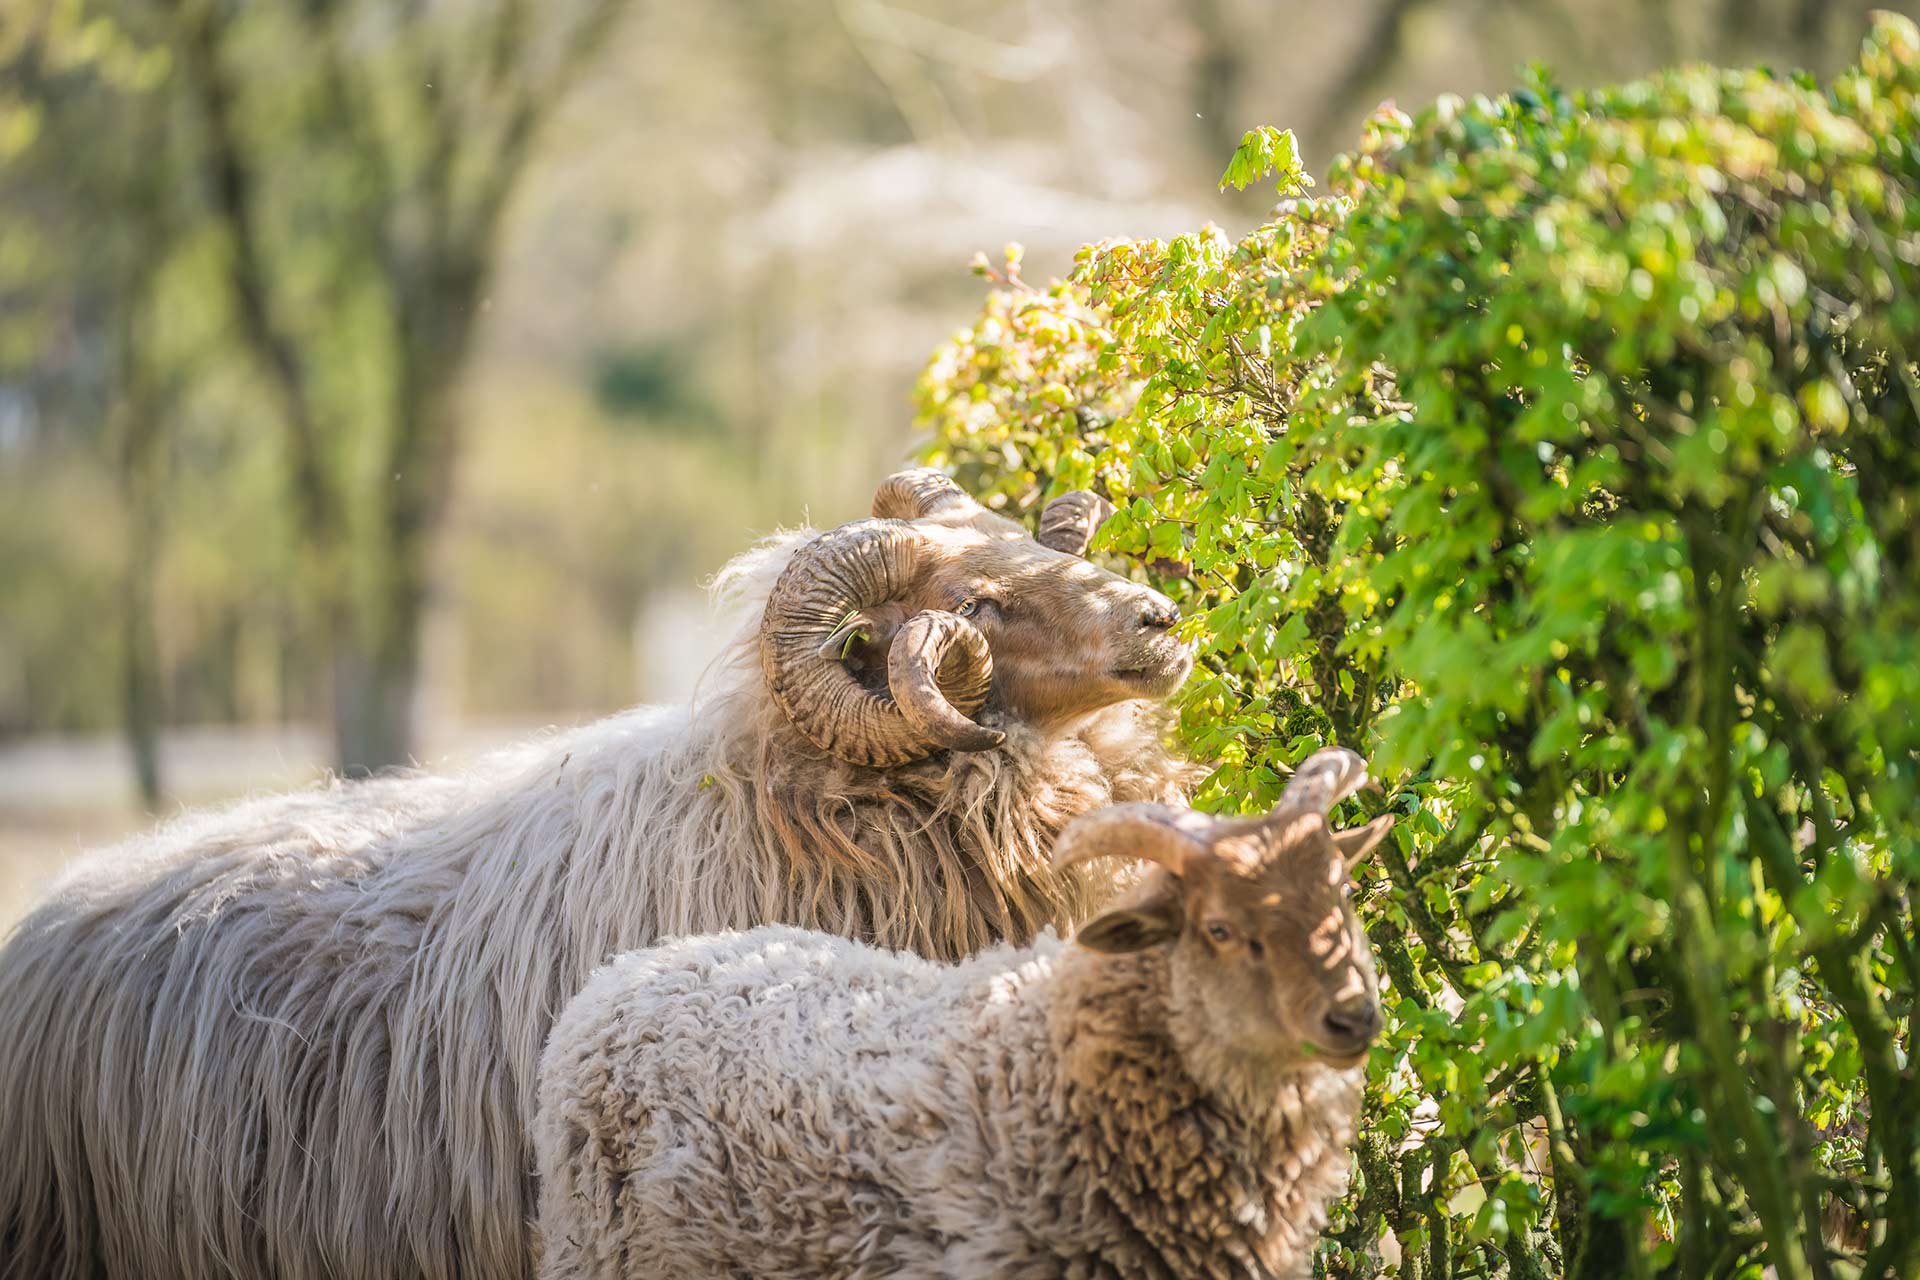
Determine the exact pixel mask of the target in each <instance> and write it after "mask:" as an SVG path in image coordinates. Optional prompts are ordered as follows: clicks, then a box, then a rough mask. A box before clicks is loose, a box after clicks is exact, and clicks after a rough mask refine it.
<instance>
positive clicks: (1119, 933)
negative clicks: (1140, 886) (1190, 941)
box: [1073, 893, 1184, 955]
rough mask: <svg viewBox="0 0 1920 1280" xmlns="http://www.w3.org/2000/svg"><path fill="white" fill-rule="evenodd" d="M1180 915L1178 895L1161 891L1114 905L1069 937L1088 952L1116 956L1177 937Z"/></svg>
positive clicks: (1142, 949)
mask: <svg viewBox="0 0 1920 1280" xmlns="http://www.w3.org/2000/svg"><path fill="white" fill-rule="evenodd" d="M1183 918H1184V917H1183V916H1182V914H1181V911H1180V895H1179V894H1177V893H1162V894H1158V895H1156V896H1154V897H1152V898H1149V899H1147V900H1146V901H1145V902H1138V903H1135V904H1133V905H1132V906H1129V907H1117V908H1115V909H1114V910H1112V911H1109V912H1107V913H1106V914H1105V915H1103V916H1096V917H1094V918H1093V919H1091V920H1089V921H1087V922H1086V923H1085V924H1083V925H1081V926H1080V931H1079V932H1078V933H1076V934H1074V935H1073V940H1074V941H1075V942H1077V943H1079V944H1080V945H1081V946H1083V947H1085V948H1086V949H1087V950H1089V951H1103V952H1105V953H1107V954H1108V955H1120V954H1122V953H1124V952H1128V951H1145V950H1146V949H1147V948H1148V947H1157V946H1159V945H1160V944H1161V943H1163V942H1171V941H1172V940H1173V939H1174V938H1176V937H1177V936H1179V933H1180V923H1181V920H1182V919H1183Z"/></svg>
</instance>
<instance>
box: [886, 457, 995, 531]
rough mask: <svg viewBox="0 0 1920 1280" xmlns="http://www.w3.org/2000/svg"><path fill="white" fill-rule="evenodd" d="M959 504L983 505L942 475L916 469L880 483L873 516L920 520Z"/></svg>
mask: <svg viewBox="0 0 1920 1280" xmlns="http://www.w3.org/2000/svg"><path fill="white" fill-rule="evenodd" d="M956 503H961V504H964V505H966V506H968V507H977V506H979V505H980V504H979V503H977V502H975V501H974V500H973V499H972V498H970V497H968V496H967V494H966V492H965V491H964V490H962V489H961V488H960V486H959V485H957V484H955V483H954V482H953V481H952V480H949V479H948V478H947V477H946V475H945V474H943V473H942V472H939V471H935V470H934V469H933V468H932V467H915V468H913V469H912V470H911V471H896V472H894V473H893V474H892V475H890V476H888V477H887V478H886V479H885V480H882V481H881V482H880V488H879V490H878V492H876V493H875V494H874V495H873V514H874V515H875V516H877V517H879V518H880V519H882V520H918V519H920V518H921V517H923V516H930V515H932V514H934V513H935V512H936V511H940V510H943V509H945V508H948V507H951V506H953V505H954V504H956Z"/></svg>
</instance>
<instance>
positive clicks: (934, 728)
mask: <svg viewBox="0 0 1920 1280" xmlns="http://www.w3.org/2000/svg"><path fill="white" fill-rule="evenodd" d="M887 687H888V688H889V689H891V690H892V691H893V701H894V705H896V706H897V707H899V708H900V714H901V715H902V716H903V717H905V719H906V722H907V723H908V724H909V725H911V726H912V727H913V728H914V730H915V731H917V732H918V733H919V734H920V736H921V737H922V738H924V739H926V740H927V741H929V742H937V743H939V744H940V745H941V746H943V747H946V748H948V749H950V750H953V751H987V750H990V749H992V748H994V747H997V746H999V745H1000V744H1001V743H1002V742H1004V741H1005V740H1006V737H1007V735H1006V734H1004V733H1002V732H1000V730H998V729H989V728H986V727H985V726H984V725H979V724H975V723H974V722H973V721H972V720H970V719H968V718H967V713H968V712H972V711H977V710H979V709H980V706H981V704H983V703H984V702H986V700H987V691H988V690H989V689H991V688H992V687H993V653H992V652H991V651H990V650H989V649H988V648H987V638H986V637H985V636H983V635H981V634H980V632H979V629H978V628H976V627H975V626H974V625H973V624H972V623H971V622H968V621H967V620H966V619H965V618H963V617H961V616H960V615H959V614H957V613H944V612H940V611H937V610H933V609H927V610H923V611H922V612H920V613H916V614H914V615H913V617H911V618H909V619H907V622H906V625H905V626H903V627H901V628H900V630H899V631H898V632H896V633H895V634H894V637H893V643H892V644H891V645H890V646H888V648H887ZM963 707H964V708H966V711H962V710H961V708H963Z"/></svg>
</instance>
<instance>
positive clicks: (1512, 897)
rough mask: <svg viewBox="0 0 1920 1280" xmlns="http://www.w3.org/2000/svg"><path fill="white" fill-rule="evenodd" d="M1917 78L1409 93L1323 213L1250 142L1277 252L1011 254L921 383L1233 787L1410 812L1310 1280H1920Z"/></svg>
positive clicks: (1227, 788) (1878, 73)
mask: <svg viewBox="0 0 1920 1280" xmlns="http://www.w3.org/2000/svg"><path fill="white" fill-rule="evenodd" d="M1917 92H1920V33H1916V30H1915V28H1914V26H1913V25H1912V24H1910V23H1908V22H1906V21H1905V20H1900V19H1891V18H1888V19H1882V20H1881V21H1880V22H1879V24H1878V25H1877V26H1876V27H1875V29H1874V31H1873V32H1872V34H1871V36H1870V37H1869V39H1868V40H1867V42H1866V45H1865V47H1864V49H1863V51H1862V53H1861V56H1860V59H1859V61H1858V64H1857V65H1856V66H1854V67H1852V68H1850V69H1849V70H1847V71H1846V72H1845V73H1843V74H1841V75H1840V76H1839V77H1837V78H1836V79H1835V80H1834V81H1833V82H1832V83H1831V84H1829V85H1827V86H1825V87H1822V86H1819V85H1816V84H1814V83H1812V82H1811V81H1808V80H1806V79H1799V78H1796V79H1787V78H1782V77H1779V76H1776V75H1774V74H1771V73H1768V72H1766V71H1718V70H1711V69H1687V70H1681V71H1676V72H1673V73H1670V74H1666V75H1662V76H1658V77H1655V78H1653V79H1650V80H1647V81H1644V82H1640V83H1635V84H1629V85H1626V86H1623V87H1618V88H1613V89H1607V90H1602V91H1598V92H1595V93H1592V94H1589V95H1585V96H1580V97H1569V96H1568V95H1567V94H1565V93H1562V92H1560V91H1559V90H1557V89H1555V88H1554V87H1552V85H1551V84H1550V83H1547V82H1546V81H1544V79H1542V80H1539V81H1538V82H1536V83H1533V84H1532V85H1531V86H1530V87H1529V88H1527V89H1525V90H1523V91H1520V92H1516V93H1514V94H1513V95H1511V96H1509V97H1506V98H1502V99H1499V100H1497V101H1487V100H1483V99H1476V100H1474V101H1472V102H1463V101H1460V100H1458V99H1443V100H1442V101H1440V102H1439V103H1437V104H1435V105H1434V106H1432V107H1430V108H1428V109H1427V110H1426V111H1424V112H1422V113H1421V114H1420V115H1419V116H1417V117H1415V118H1411V119H1410V118H1408V117H1406V116H1404V115H1401V114H1398V113H1396V112H1393V111H1383V112H1382V113H1381V114H1379V115H1378V116H1376V118H1375V119H1374V120H1373V121H1372V122H1371V124H1370V125H1369V127H1368V129H1367V132H1366V134H1365V137H1364V139H1363V141H1362V143H1361V145H1360V147H1359V149H1358V150H1357V151H1356V152H1355V153H1354V154H1353V155H1351V156H1348V157H1345V158H1343V159H1341V160H1339V161H1337V162H1336V163H1335V165H1334V168H1333V174H1332V177H1331V180H1330V184H1329V185H1330V188H1331V195H1330V196H1325V197H1318V198H1308V196H1307V195H1306V187H1307V186H1308V183H1307V180H1306V179H1305V178H1304V176H1303V175H1302V174H1301V172H1300V169H1299V165H1298V160H1297V157H1296V155H1295V153H1294V150H1293V146H1292V140H1291V137H1290V136H1289V135H1287V134H1284V133H1279V132H1276V131H1273V130H1259V131H1256V132H1254V133H1251V134H1249V135H1248V137H1247V140H1246V142H1245V143H1244V144H1243V146H1242V148H1241V150H1240V152H1239V153H1238V154H1237V155H1236V156H1235V157H1234V160H1233V164H1232V166H1231V167H1230V168H1229V170H1228V173H1227V180H1228V181H1231V182H1234V183H1236V184H1245V183H1246V182H1248V181H1250V180H1252V179H1254V178H1256V177H1258V176H1261V175H1262V174H1268V175H1277V177H1278V180H1279V187H1280V190H1281V193H1282V194H1283V195H1287V196H1290V197H1292V198H1290V199H1287V200H1285V201H1283V202H1282V203H1281V204H1280V205H1279V207H1278V208H1277V209H1276V210H1275V212H1274V213H1273V215H1272V217H1271V219H1270V220H1269V221H1268V222H1266V223H1265V224H1264V225H1262V226H1260V227H1258V228H1256V229H1255V230H1253V231H1252V232H1251V233H1249V234H1248V235H1246V236H1245V237H1244V238H1242V239H1239V240H1234V239H1232V238H1230V237H1229V236H1227V235H1225V234H1224V233H1222V232H1221V231H1220V230H1218V229H1217V228H1211V227H1210V228H1207V229H1206V230H1203V231H1200V232H1196V233H1194V234H1192V235H1187V236H1182V237H1179V238H1177V239H1174V240H1171V241H1167V242H1164V243H1163V242H1159V241H1125V240H1118V241H1105V242H1102V243H1100V244H1097V245H1094V246H1091V247H1089V248H1087V249H1086V250H1084V251H1082V253H1081V255H1080V256H1079V259H1078V263H1077V266H1076V269H1075V271H1074V273H1073V275H1072V277H1071V279H1069V280H1067V281H1065V282H1059V283H1055V284H1053V285H1051V286H1050V287H1047V288H1044V289H1043V288H1035V287H1032V286H1029V285H1027V284H1026V283H1024V282H1023V281H1022V280H1021V279H1020V277H1019V274H1018V257H1017V253H1016V252H1012V251H1010V253H1009V260H1008V263H1007V266H1006V268H1005V269H1004V271H996V270H994V269H992V268H990V267H987V266H986V265H985V264H984V263H983V264H982V267H981V269H982V270H983V272H984V273H985V274H988V275H990V276H992V277H993V278H994V280H995V281H996V283H997V285H998V286H999V287H997V288H996V289H995V290H994V291H993V292H992V293H991V295H990V296H989V297H988V299H987V302H986V306H985V311H984V314H983V315H982V316H981V318H980V320H979V322H978V323H976V324H975V325H974V326H973V327H972V328H971V329H969V330H967V331H966V332H964V333H962V334H960V335H959V336H958V337H957V338H955V339H954V340H953V341H952V342H951V343H950V344H949V345H948V346H946V347H945V348H943V349H942V350H941V351H940V352H939V353H938V354H937V355H936V357H935V358H934V361H933V363H932V364H931V366H930V367H929V369H928V371H927V373H926V376H925V378H924V380H923V382H922V385H921V389H920V393H919V395H920V405H921V410H922V414H923V420H924V422H925V423H926V424H927V425H928V426H929V427H930V428H931V429H932V432H933V443H932V444H931V446H930V447H929V450H928V455H927V456H928V457H929V459H931V460H932V461H935V462H938V463H941V464H944V465H946V466H949V467H950V468H952V469H953V470H954V471H955V472H956V473H957V474H959V475H960V476H961V477H962V478H963V480H964V482H965V483H966V484H967V485H968V486H969V487H970V488H972V489H975V490H976V491H985V492H988V493H990V494H992V495H994V500H995V501H997V502H999V503H1001V504H1003V505H1004V506H1006V507H1007V508H1008V509H1026V508H1029V507H1031V506H1032V505H1034V504H1035V503H1037V502H1038V501H1040V500H1041V499H1043V498H1044V497H1045V496H1047V494H1048V493H1050V492H1053V491H1057V490H1060V489H1066V488H1072V487H1077V486H1091V487H1095V488H1099V489H1102V490H1104V491H1106V492H1107V493H1109V494H1110V495H1111V496H1112V497H1113V498H1114V500H1115V501H1116V502H1117V503H1118V504H1119V506H1120V508H1121V511H1120V515H1119V516H1118V517H1117V518H1116V519H1115V520H1113V521H1112V522H1110V523H1109V525H1108V526H1107V531H1106V532H1105V533H1104V534H1103V541H1104V545H1106V546H1107V547H1109V548H1111V549H1114V550H1117V551H1125V552H1127V553H1129V554H1142V553H1144V554H1145V555H1146V556H1148V557H1149V558H1150V565H1151V572H1152V573H1153V575H1154V577H1155V580H1156V582H1157V584H1158V585H1159V586H1160V587H1161V588H1162V589H1164V590H1166V591H1168V592H1169V593H1170V594H1172V595H1173V596H1175V597H1176V598H1177V599H1179V600H1180V601H1181V602H1182V604H1183V605H1184V606H1186V608H1187V611H1188V613H1189V616H1190V618H1191V619H1192V621H1191V623H1190V624H1189V625H1190V626H1191V627H1192V629H1193V633H1194V635H1195V636H1196V637H1197V638H1198V639H1199V640H1200V641H1201V643H1202V645H1203V650H1202V651H1203V655H1204V658H1203V667H1202V670H1200V671H1199V672H1198V673H1197V675H1196V677H1195V679H1194V680H1193V682H1192V683H1191V685H1190V686H1189V688H1188V690H1187V692H1186V694H1185V696H1184V701H1183V703H1182V707H1181V731H1182V733H1183V735H1184V736H1185V738H1186V740H1187V742H1188V744H1189V746H1190V747H1191V748H1192V750H1193V751H1194V752H1195V753H1196V754H1197V755H1199V756H1200V757H1201V758H1204V759H1208V760H1213V761H1218V762H1219V767H1218V768H1217V769H1216V770H1215V772H1214V773H1213V775H1212V778H1211V779H1210V780H1209V782H1208V783H1207V785H1206V786H1205V787H1204V788H1203V790H1202V794H1201V796H1200V802H1201V803H1202V804H1203V805H1205V806H1207V807H1211V808H1216V809H1233V808H1246V809H1257V808H1261V807H1263V806H1265V805H1267V804H1269V803H1270V802H1271V801H1272V800H1273V799H1274V797H1275V796H1276V795H1277V793H1278V790H1279V788H1280V786H1281V783H1282V780H1283V779H1284V777H1285V775H1286V773H1287V770H1288V767H1289V765H1290V764H1291V763H1292V762H1295V761H1297V760H1299V759H1300V758H1302V757H1303V756H1305V755H1306V754H1307V753H1308V752H1310V751H1311V750H1313V749H1314V748H1315V747H1318V746H1320V745H1322V744H1323V743H1327V742H1336V741H1337V742H1341V743H1347V744H1351V745H1355V746H1358V747H1360V748H1361V749H1363V750H1364V751H1365V752H1367V753H1368V754H1369V756H1370V757H1371V758H1372V760H1373V761H1374V763H1375V771H1376V772H1377V773H1380V774H1382V775H1383V776H1384V777H1385V778H1386V779H1387V781H1388V782H1389V784H1390V792H1389V794H1388V795H1387V796H1386V797H1385V798H1384V799H1382V798H1374V799H1373V800H1372V801H1371V802H1370V803H1369V802H1365V801H1363V802H1362V804H1363V806H1364V807H1367V808H1369V809H1378V808H1380V807H1382V806H1385V807H1390V808H1392V809H1395V810H1397V811H1400V812H1402V813H1403V814H1405V815H1406V819H1405V820H1403V821H1402V822H1401V823H1400V824H1399V825H1398V826H1397V827H1396V839H1395V840H1394V841H1390V842H1389V847H1388V848H1387V850H1386V852H1385V854H1384V855H1383V856H1382V857H1380V858H1379V859H1378V862H1377V865H1376V866H1375V867H1374V868H1372V869H1371V870H1370V871H1369V872H1368V873H1367V874H1368V876H1369V877H1370V878H1369V879H1368V880H1367V882H1366V883H1365V884H1364V886H1363V897H1364V913H1365V915H1366V917H1367V920H1368V924H1369V928H1370V933H1371V936H1372V938H1373V940H1374V943H1375V946H1376V949H1377V952H1378V954H1379V956H1380V958H1381V961H1382V967H1383V970H1384V973H1385V974H1386V975H1387V983H1388V986H1389V988H1390V990H1389V991H1388V992H1387V994H1386V1002H1387V1005H1388V1008H1389V1011H1390V1027H1389V1031H1388V1032H1387V1035H1386V1037H1385V1043H1384V1047H1383V1048H1382V1049H1381V1050H1380V1051H1379V1052H1377V1053H1376V1054H1375V1056H1374V1060H1373V1067H1372V1075H1371V1081H1370V1085H1369V1091H1368V1100H1369V1110H1368V1118H1367V1120H1366V1122H1365V1125H1364V1132H1363V1136H1362V1138H1361V1141H1360V1146H1359V1158H1358V1164H1357V1174H1356V1178H1355V1183H1354V1189H1353V1193H1352V1195H1351V1196H1350V1197H1349V1199H1348V1201H1347V1202H1346V1204H1345V1206H1344V1208H1343V1210H1342V1211H1341V1213H1340V1215H1339V1216H1338V1217H1337V1218H1336V1222H1335V1228H1334V1230H1333V1232H1332V1233H1331V1237H1330V1240H1329V1243H1328V1245H1327V1247H1326V1249H1325V1251H1324V1252H1323V1254H1322V1258H1321V1264H1322V1267H1323V1269H1324V1271H1325V1273H1326V1274H1329V1275H1371V1274H1376V1273H1380V1272H1382V1271H1384V1272H1385V1273H1394V1272H1395V1271H1396V1269H1397V1274H1400V1275H1403V1276H1409V1277H1413V1276H1417V1277H1423V1278H1425V1280H1441V1278H1443V1277H1462V1278H1463V1277H1469V1276H1512V1277H1536V1276H1555V1275H1567V1276H1583V1277H1609V1278H1611V1277H1618V1276H1633V1277H1645V1276H1652V1275H1658V1274H1664V1275H1676V1276H1687V1277H1695V1276H1758V1275H1760V1274H1761V1269H1762V1268H1763V1267H1771V1268H1772V1269H1773V1272H1774V1274H1776V1275H1778V1276H1779V1277H1781V1278H1782V1280H1816V1278H1818V1280H1825V1278H1826V1277H1829V1276H1853V1275H1872V1276H1876V1277H1880V1276H1885V1277H1912V1276H1915V1275H1920V1080H1917V1079H1916V1073H1915V1067H1914V1062H1913V1021H1914V993H1915V979H1916V976H1917V972H1916V948H1915V937H1914V903H1913V886H1914V883H1915V881H1916V878H1920V842H1916V832H1917V831H1920V819H1917V818H1916V811H1915V805H1916V799H1920V797H1917V796H1916V786H1915V774H1916V768H1917V767H1920V375H1917V374H1916V368H1915V360H1916V356H1917V355H1920V309H1917V305H1920V304H1917V302H1916V299H1920V113H1917V110H1916V108H1917V105H1920V97H1917V96H1916V93H1917ZM1355 816H1359V815H1358V814H1357V813H1356V814H1355ZM1396 1259H1397V1260H1396Z"/></svg>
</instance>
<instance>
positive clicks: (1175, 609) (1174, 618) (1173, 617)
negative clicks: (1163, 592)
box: [1140, 600, 1180, 631]
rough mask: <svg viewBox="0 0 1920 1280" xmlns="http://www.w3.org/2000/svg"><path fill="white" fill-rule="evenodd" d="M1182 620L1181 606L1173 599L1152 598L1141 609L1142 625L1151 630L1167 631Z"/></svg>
mask: <svg viewBox="0 0 1920 1280" xmlns="http://www.w3.org/2000/svg"><path fill="white" fill-rule="evenodd" d="M1179 621H1180V607H1179V606H1178V605H1176V604H1174V602H1173V601H1171V600H1150V601H1148V602H1147V604H1146V606H1145V607H1144V608H1142V609H1141V610H1140V625H1141V626H1143V627H1146V628H1147V629H1149V630H1151V631H1166V630H1168V629H1169V628H1171V627H1172V626H1174V624H1176V623H1178V622H1179Z"/></svg>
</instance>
